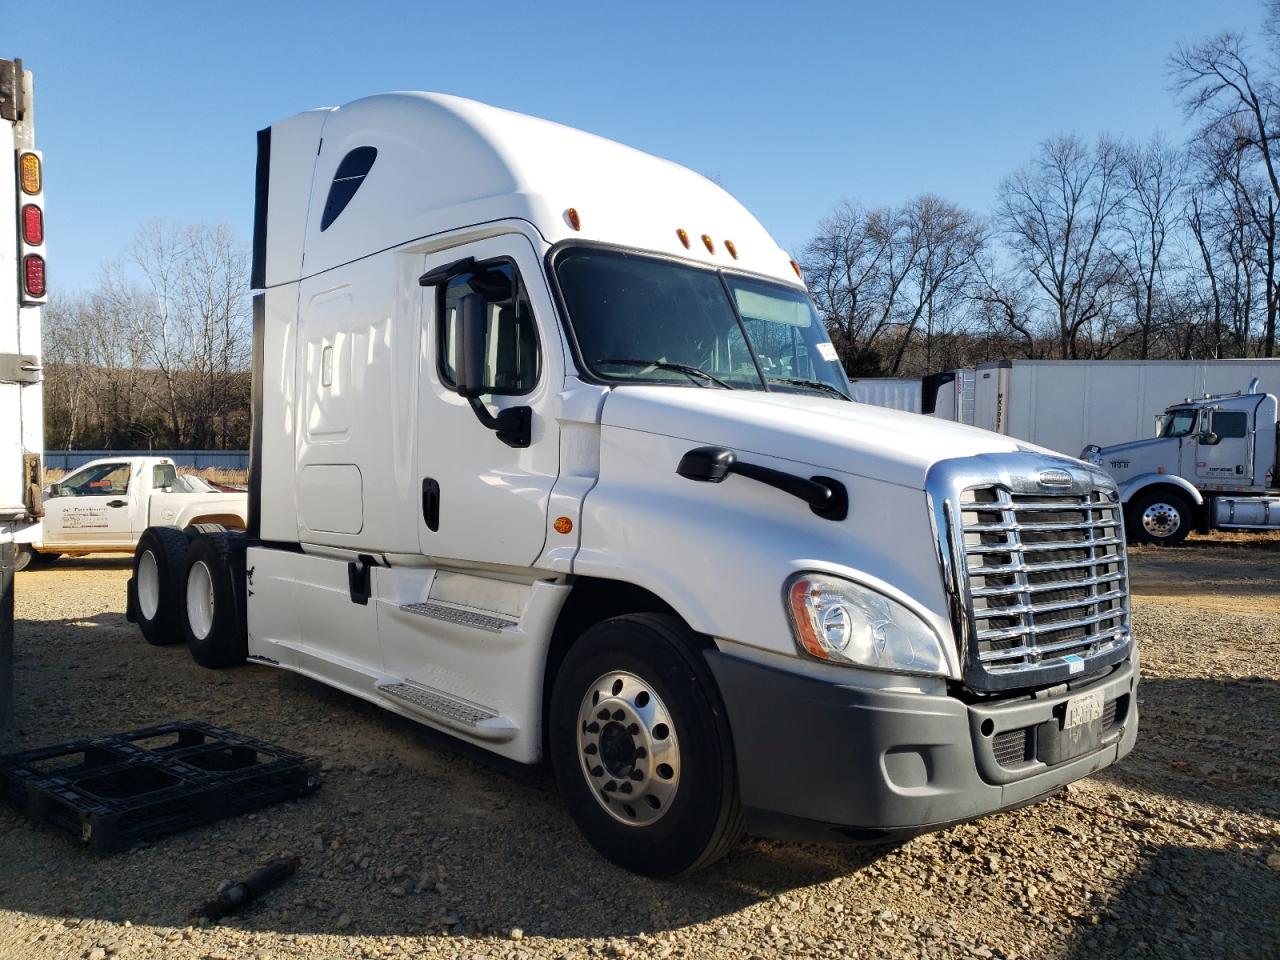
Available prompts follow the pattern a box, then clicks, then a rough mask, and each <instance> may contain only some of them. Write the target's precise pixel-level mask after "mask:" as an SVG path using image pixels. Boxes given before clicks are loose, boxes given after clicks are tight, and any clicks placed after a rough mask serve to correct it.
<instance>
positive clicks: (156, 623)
mask: <svg viewBox="0 0 1280 960" xmlns="http://www.w3.org/2000/svg"><path fill="white" fill-rule="evenodd" d="M186 562H187V536H186V534H184V533H183V532H182V531H181V530H179V529H178V528H177V527H148V528H147V529H146V530H144V531H143V532H142V536H141V537H139V538H138V548H137V549H136V550H135V551H134V554H133V577H132V578H131V579H130V581H129V600H130V605H131V607H132V612H133V614H134V617H135V619H136V620H137V622H138V627H139V628H140V629H141V630H142V636H143V638H144V639H145V640H146V641H147V643H149V644H151V645H152V646H155V647H163V646H168V645H169V644H171V643H178V642H179V641H181V640H182V588H183V584H184V583H186V577H185V572H186Z"/></svg>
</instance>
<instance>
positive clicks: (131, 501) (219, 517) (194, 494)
mask: <svg viewBox="0 0 1280 960" xmlns="http://www.w3.org/2000/svg"><path fill="white" fill-rule="evenodd" d="M247 511H248V494H247V493H243V492H239V493H238V492H226V491H221V490H218V489H217V488H215V487H213V486H212V485H210V484H208V483H206V482H205V481H204V480H201V479H200V478H199V477H194V476H182V475H180V474H179V473H178V470H177V467H176V466H175V465H174V462H173V461H172V460H170V459H169V458H167V457H105V458H103V459H101V460H94V461H92V462H90V463H87V464H85V465H84V466H83V467H80V469H78V470H76V471H74V472H73V473H71V474H69V475H68V476H66V477H65V478H63V479H62V480H59V481H58V482H56V483H53V484H50V485H49V487H48V488H47V490H46V491H45V498H44V522H43V524H42V525H41V526H40V527H39V528H37V530H39V538H38V539H33V540H32V541H30V542H26V543H22V545H21V547H20V549H19V552H18V562H17V568H18V569H19V570H22V569H23V568H25V567H27V566H29V565H31V564H32V563H41V562H49V561H52V560H55V559H57V558H58V557H59V556H61V555H64V554H66V555H70V556H83V555H85V554H90V553H132V552H133V549H134V547H135V546H137V543H138V538H139V537H140V536H141V535H142V531H144V530H145V529H147V527H152V526H172V527H179V528H187V527H190V526H192V525H193V524H197V523H217V524H221V525H222V526H224V527H226V528H227V529H231V530H243V529H244V527H245V518H246V515H247Z"/></svg>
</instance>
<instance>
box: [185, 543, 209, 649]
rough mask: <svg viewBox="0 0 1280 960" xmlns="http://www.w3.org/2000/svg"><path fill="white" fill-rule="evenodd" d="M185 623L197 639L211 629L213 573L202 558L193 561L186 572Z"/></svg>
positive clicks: (205, 635)
mask: <svg viewBox="0 0 1280 960" xmlns="http://www.w3.org/2000/svg"><path fill="white" fill-rule="evenodd" d="M187 623H188V624H189V625H190V627H191V633H192V634H193V635H194V636H195V638H196V639H197V640H204V639H205V638H206V637H208V636H209V631H211V630H212V629H213V575H212V574H211V573H210V572H209V568H208V567H207V566H205V563H204V561H203V560H198V561H196V562H195V563H193V564H192V565H191V570H190V572H189V573H188V574H187Z"/></svg>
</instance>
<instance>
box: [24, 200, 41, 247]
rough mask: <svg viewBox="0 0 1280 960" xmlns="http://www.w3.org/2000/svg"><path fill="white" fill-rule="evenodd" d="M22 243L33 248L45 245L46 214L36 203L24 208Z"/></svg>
mask: <svg viewBox="0 0 1280 960" xmlns="http://www.w3.org/2000/svg"><path fill="white" fill-rule="evenodd" d="M22 242H23V243H27V244H30V245H31V246H33V247H38V246H40V244H42V243H44V213H43V212H42V211H41V209H40V208H39V207H37V206H36V205H35V204H34V203H28V204H27V205H26V206H25V207H23V208H22Z"/></svg>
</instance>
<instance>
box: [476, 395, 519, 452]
mask: <svg viewBox="0 0 1280 960" xmlns="http://www.w3.org/2000/svg"><path fill="white" fill-rule="evenodd" d="M467 400H468V402H469V403H470V404H471V409H472V410H474V411H475V415H476V419H477V420H479V421H480V423H481V424H483V425H484V426H485V427H488V428H489V429H490V430H492V431H493V432H494V433H496V434H497V435H498V439H499V440H501V441H502V442H503V443H505V444H506V445H507V446H508V447H516V448H524V447H527V446H529V444H530V443H531V442H532V440H533V409H532V408H531V407H507V408H506V409H505V410H499V411H498V415H497V416H494V415H493V414H492V413H490V412H489V408H488V407H486V406H485V405H484V403H482V402H481V400H480V398H479V397H468V398H467Z"/></svg>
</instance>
